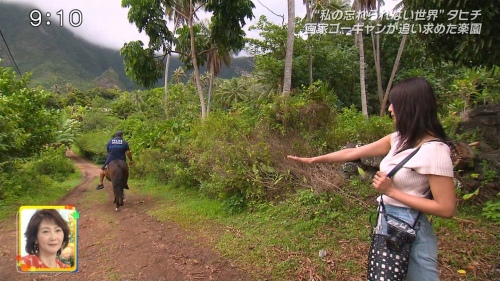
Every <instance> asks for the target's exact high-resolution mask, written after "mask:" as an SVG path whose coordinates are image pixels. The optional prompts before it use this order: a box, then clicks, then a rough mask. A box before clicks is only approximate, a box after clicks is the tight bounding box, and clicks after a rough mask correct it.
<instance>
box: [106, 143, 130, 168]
mask: <svg viewBox="0 0 500 281" xmlns="http://www.w3.org/2000/svg"><path fill="white" fill-rule="evenodd" d="M128 150H130V148H129V146H128V142H126V141H125V140H124V139H123V138H121V137H114V138H112V139H110V140H109V141H108V144H107V145H106V151H107V152H108V157H107V159H106V162H107V163H108V164H109V163H110V162H111V161H113V160H123V161H127V155H126V154H125V152H126V151H128Z"/></svg>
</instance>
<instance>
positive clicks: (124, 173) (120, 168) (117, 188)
mask: <svg viewBox="0 0 500 281" xmlns="http://www.w3.org/2000/svg"><path fill="white" fill-rule="evenodd" d="M116 166H117V167H116V171H115V177H114V178H113V191H114V193H115V202H114V203H116V206H117V208H118V206H122V205H123V197H124V196H123V189H124V188H125V186H126V184H127V180H128V166H127V163H126V162H125V161H121V160H120V161H117V163H116Z"/></svg>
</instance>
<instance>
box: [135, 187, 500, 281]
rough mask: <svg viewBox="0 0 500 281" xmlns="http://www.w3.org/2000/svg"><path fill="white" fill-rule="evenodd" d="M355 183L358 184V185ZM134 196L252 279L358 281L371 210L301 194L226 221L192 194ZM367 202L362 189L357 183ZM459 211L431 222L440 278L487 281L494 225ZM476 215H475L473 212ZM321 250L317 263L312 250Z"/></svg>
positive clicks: (146, 190)
mask: <svg viewBox="0 0 500 281" xmlns="http://www.w3.org/2000/svg"><path fill="white" fill-rule="evenodd" d="M358 184H359V182H358ZM131 186H134V188H133V189H132V190H131V192H133V193H141V194H147V195H148V196H152V197H153V198H156V199H157V202H158V205H157V206H156V207H155V208H154V209H152V210H150V214H151V215H152V216H154V217H156V218H157V219H159V220H161V221H162V220H170V221H174V222H176V223H178V224H180V225H181V226H183V227H184V228H187V229H189V230H190V231H192V233H193V235H196V236H202V237H205V238H206V239H207V240H208V241H211V244H212V246H213V247H214V248H215V249H216V250H217V251H218V252H219V253H220V254H221V255H223V256H226V257H227V258H229V259H231V260H233V261H234V263H235V264H238V266H240V267H242V268H245V269H246V270H248V271H249V272H251V273H252V274H253V275H254V276H255V278H256V279H257V280H363V279H365V262H366V252H367V251H368V247H369V231H370V223H369V218H370V214H372V213H373V210H374V208H367V207H360V206H355V205H353V204H349V203H346V202H345V200H343V198H342V197H341V196H335V195H325V194H323V195H316V194H313V193H312V192H311V191H308V190H305V191H301V192H299V193H298V194H296V195H294V196H291V197H290V198H289V199H288V200H287V201H285V202H281V203H266V204H256V205H253V206H250V207H249V210H248V211H246V212H243V213H240V214H233V215H230V214H228V213H227V212H226V210H227V209H226V208H225V207H224V205H222V204H221V203H220V202H219V201H216V200H212V199H208V198H204V197H200V195H199V194H198V193H196V192H193V191H192V190H181V189H175V188H171V187H168V186H164V185H159V184H155V183H154V182H147V181H141V182H139V181H133V182H132V184H131ZM356 189H357V192H358V193H359V194H366V196H365V197H364V198H363V199H364V200H366V201H367V202H369V201H372V200H374V199H375V197H376V194H375V193H373V192H370V190H369V189H370V187H369V185H368V184H364V185H357V187H356ZM465 209H467V208H459V211H458V212H457V215H456V216H455V217H454V218H453V219H451V220H445V219H440V218H431V219H433V221H434V227H435V230H436V232H437V234H438V237H439V240H440V253H439V255H440V257H439V262H440V270H441V272H442V273H441V278H442V279H443V280H492V278H494V275H493V273H492V271H491V268H492V267H493V266H495V265H496V264H497V262H498V245H499V244H500V234H499V233H500V227H499V226H498V225H494V224H492V223H490V222H488V221H484V220H483V219H482V218H481V217H479V216H477V215H475V214H474V211H470V208H468V209H469V212H468V213H463V211H462V210H465ZM478 213H479V212H478ZM320 250H325V251H326V255H325V256H324V257H320V256H319V251H320Z"/></svg>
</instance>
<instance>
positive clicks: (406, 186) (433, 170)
mask: <svg viewBox="0 0 500 281" xmlns="http://www.w3.org/2000/svg"><path fill="white" fill-rule="evenodd" d="M400 141H401V140H400V138H399V135H398V133H397V132H396V133H393V134H392V136H391V150H390V151H389V153H388V154H387V155H386V156H385V158H384V159H383V160H382V161H381V162H380V171H381V172H384V173H386V174H388V173H389V172H390V171H391V170H392V169H393V168H394V167H395V166H396V165H397V164H399V162H401V161H402V160H403V159H405V158H406V157H407V156H408V155H409V154H410V153H412V152H413V151H414V150H415V149H416V148H410V149H406V150H404V151H401V152H399V153H398V154H394V153H395V152H396V151H397V147H398V144H399V143H400ZM428 175H438V176H445V177H453V163H452V160H451V153H450V148H449V147H448V145H447V144H445V143H443V142H440V141H429V142H426V143H423V144H422V145H421V147H420V150H419V151H418V152H417V153H416V154H415V155H414V156H413V157H412V158H411V159H410V160H409V161H408V162H407V163H406V164H404V165H403V167H402V168H401V169H400V170H399V171H397V173H396V174H395V175H394V176H393V178H392V184H393V186H394V187H395V188H397V189H399V190H401V191H403V192H404V193H407V194H410V195H413V196H417V197H425V196H427V194H428V191H429V178H428ZM383 198H384V203H386V204H390V205H394V206H399V207H408V206H407V205H405V204H402V203H400V202H399V201H397V200H395V199H393V198H390V197H388V196H385V195H383ZM379 200H380V197H379Z"/></svg>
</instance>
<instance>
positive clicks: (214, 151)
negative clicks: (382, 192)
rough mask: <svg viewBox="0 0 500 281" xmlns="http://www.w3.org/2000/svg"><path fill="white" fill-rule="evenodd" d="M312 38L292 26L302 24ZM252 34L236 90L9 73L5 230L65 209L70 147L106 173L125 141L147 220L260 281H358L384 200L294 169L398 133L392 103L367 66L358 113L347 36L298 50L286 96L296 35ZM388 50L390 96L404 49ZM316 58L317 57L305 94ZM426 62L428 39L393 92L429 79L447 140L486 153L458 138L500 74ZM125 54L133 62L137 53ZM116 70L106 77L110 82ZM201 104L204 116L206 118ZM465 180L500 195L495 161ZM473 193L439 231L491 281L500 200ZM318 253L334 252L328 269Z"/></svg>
mask: <svg viewBox="0 0 500 281" xmlns="http://www.w3.org/2000/svg"><path fill="white" fill-rule="evenodd" d="M225 3H226V2H225ZM227 3H230V2H229V1H227ZM0 11H1V9H0ZM0 18H1V17H0ZM483 24H487V23H485V22H484V23H483ZM303 25H304V22H302V21H300V20H299V19H297V27H298V28H300V27H301V26H303ZM254 28H255V29H256V30H258V31H260V33H261V36H263V39H262V40H250V41H249V44H248V45H247V46H246V47H247V48H248V50H249V51H250V52H252V54H253V55H254V56H255V58H254V60H255V69H254V71H253V72H252V73H247V74H245V75H242V76H241V77H238V78H232V79H231V80H227V79H226V80H225V79H220V78H214V75H212V74H211V73H205V75H203V76H200V77H199V79H197V81H198V82H199V83H196V84H199V85H195V83H194V81H193V80H192V79H188V80H186V79H185V78H186V77H185V73H184V72H183V71H180V70H179V71H176V72H175V77H176V78H175V79H174V81H173V82H174V83H173V84H170V85H169V87H168V92H167V95H165V94H164V89H163V88H153V89H150V90H135V91H131V92H128V91H122V90H120V89H118V88H112V89H104V88H92V87H88V88H85V87H84V86H82V87H81V88H80V87H74V86H72V85H78V86H79V85H81V84H79V83H80V82H78V81H73V80H72V81H68V82H71V83H72V84H69V83H66V84H64V85H66V86H64V87H60V86H56V85H51V86H50V87H48V88H50V90H47V89H44V88H43V87H39V88H29V87H27V86H26V85H29V81H30V80H29V76H24V77H23V78H21V79H17V78H16V77H15V75H14V72H13V71H12V70H11V69H10V68H5V67H0V97H1V99H0V152H1V154H0V219H3V218H5V217H6V216H7V215H8V214H9V211H8V210H12V209H15V208H16V207H17V206H18V205H19V204H41V203H46V204H49V203H50V202H53V201H54V200H57V198H58V197H59V196H62V195H63V194H64V193H65V192H66V191H67V188H68V187H67V186H68V185H67V184H73V185H76V184H75V183H76V176H75V179H74V180H75V182H71V181H70V182H69V183H68V182H67V181H63V180H64V179H67V178H68V176H71V175H76V174H75V171H74V168H73V166H72V165H71V163H70V162H69V160H68V159H66V158H65V157H64V151H65V148H66V147H70V146H71V147H73V148H74V149H75V151H78V153H79V154H80V155H82V156H84V157H86V158H88V159H90V160H92V161H95V162H96V163H100V162H101V161H102V159H104V157H105V151H104V148H105V144H106V142H107V141H108V139H109V137H111V136H112V134H113V133H114V132H115V131H116V130H118V129H120V130H123V131H124V132H125V139H127V140H128V141H129V143H130V144H131V147H132V151H133V153H134V160H135V167H134V169H132V174H131V178H132V182H131V186H134V187H137V188H136V189H133V190H131V191H130V192H132V193H134V192H136V193H141V194H147V195H149V196H152V197H154V198H155V199H156V202H157V205H156V206H155V207H154V208H153V209H151V210H149V213H150V215H152V216H155V217H156V218H158V219H159V220H172V221H175V222H177V223H179V224H180V225H182V226H183V227H185V228H188V229H190V230H192V233H193V235H200V236H205V237H208V238H209V239H208V240H209V241H211V242H212V243H213V247H214V248H216V249H217V250H218V251H219V252H220V253H222V254H223V255H225V256H227V257H230V258H231V259H232V260H234V261H235V262H236V263H238V264H239V265H240V266H241V267H243V268H245V269H247V270H248V271H250V272H252V273H253V274H254V276H255V277H256V279H258V280H291V279H293V280H297V279H299V280H302V279H308V280H310V279H323V280H349V279H352V278H358V277H359V278H358V279H360V278H362V276H364V274H365V273H364V270H365V269H364V262H365V260H366V252H367V249H368V241H369V236H368V233H369V229H370V222H369V219H370V214H371V213H373V211H374V210H375V198H376V196H377V194H375V192H374V191H373V189H372V188H371V187H370V182H369V180H367V179H366V178H365V177H364V176H363V174H364V173H366V174H368V173H369V172H370V171H362V170H358V171H359V173H360V175H354V176H351V177H346V176H345V175H344V174H343V173H342V169H341V167H340V165H327V164H324V165H310V166H305V165H301V164H299V163H296V162H292V161H287V160H286V158H285V156H286V155H288V154H296V155H317V154H323V153H326V152H328V151H332V150H337V149H340V148H342V147H343V146H345V145H346V143H347V142H350V143H358V142H359V143H368V142H371V141H374V140H376V139H378V138H380V137H382V136H384V135H387V134H389V133H391V132H392V131H393V123H392V120H391V119H390V118H388V116H384V115H383V114H382V116H379V115H380V114H379V112H380V111H381V107H383V106H381V104H383V103H382V102H381V96H380V95H379V93H378V89H377V77H376V73H375V72H374V71H373V70H374V69H372V66H371V64H368V65H367V72H366V82H367V83H366V85H367V89H366V90H367V91H366V92H367V104H368V113H369V114H368V115H369V117H367V116H366V115H365V114H362V113H361V112H360V108H361V105H360V103H361V99H360V97H359V94H358V93H359V92H360V88H361V86H360V84H359V75H360V74H359V65H357V64H358V60H357V59H358V50H357V46H355V45H354V43H353V40H352V37H347V36H342V35H338V36H326V35H325V36H321V35H317V34H316V35H314V36H310V37H309V39H303V38H300V37H298V38H296V40H295V47H294V50H296V51H295V52H294V61H293V64H294V65H293V74H292V75H293V79H292V80H293V83H292V88H293V90H292V92H291V93H290V95H288V96H282V95H280V93H281V89H280V88H281V86H282V77H283V72H284V69H283V67H284V53H285V52H284V51H285V47H284V46H285V42H286V27H283V26H278V25H275V24H273V23H270V22H268V21H267V20H266V19H265V18H261V20H260V21H259V22H258V24H257V25H256V26H255V27H254ZM180 32H181V33H182V32H185V30H184V31H183V30H181V31H180ZM198 39H200V38H198ZM380 39H381V46H382V47H381V58H382V59H381V61H382V72H381V79H382V81H383V84H384V85H385V84H387V83H388V81H389V79H390V72H389V69H392V62H393V61H394V58H395V56H396V53H397V51H398V48H399V46H400V42H401V39H402V38H401V36H400V35H397V34H393V35H388V36H383V37H382V38H380ZM186 40H187V39H186ZM364 40H365V42H364V44H365V48H366V56H367V57H369V56H372V55H374V54H373V53H371V50H372V49H373V46H372V45H371V44H372V41H371V38H369V37H368V36H367V37H365V39H364ZM307 46H310V47H311V48H310V50H312V52H313V54H314V60H313V65H312V66H313V67H312V72H313V73H314V81H313V83H311V84H309V75H308V74H309V73H308V71H306V70H307V69H308V58H309V55H310V54H309V51H308V50H309V48H308V47H307ZM427 51H428V50H427V49H426V48H425V45H424V44H422V41H421V39H420V38H418V37H416V36H415V37H411V36H410V37H409V38H408V41H407V44H406V47H405V52H404V55H403V57H402V59H401V67H400V68H399V71H398V73H397V74H396V77H395V81H399V80H401V79H403V78H405V77H408V76H417V75H419V76H424V77H426V78H427V79H428V80H429V81H430V82H431V83H432V85H433V87H434V89H435V93H436V96H437V98H438V102H439V105H440V108H439V114H440V117H441V119H442V121H443V124H444V125H445V129H446V132H447V133H448V135H449V136H450V137H451V138H453V139H457V140H462V141H466V142H473V141H481V137H482V135H481V133H480V132H479V131H477V130H473V131H467V132H462V133H460V134H458V133H457V126H458V124H460V122H461V121H463V117H464V116H465V114H466V113H467V112H468V111H470V110H473V109H475V108H476V107H478V106H480V105H489V104H498V103H499V101H500V84H499V82H498V81H500V73H499V72H498V66H495V65H493V66H490V65H489V64H485V65H487V67H486V66H476V67H475V68H469V67H468V66H463V65H458V64H456V63H454V62H452V61H449V60H446V59H445V58H439V57H438V56H436V57H435V58H434V57H430V56H428V55H426V53H427ZM128 56H129V59H130V60H131V61H132V62H133V61H134V60H137V57H136V56H135V55H134V52H131V53H129V54H128ZM483 57H484V56H483ZM435 59H438V63H437V64H436V63H435V62H434V61H435ZM207 61H208V59H207ZM366 61H368V60H366ZM136 62H137V61H136ZM139 62H140V61H139ZM188 63H189V62H188ZM42 67H47V69H51V68H50V67H51V66H50V65H45V66H42ZM63 69H66V68H63ZM108 69H109V67H107V68H106V69H102V70H101V71H100V72H99V73H97V74H96V73H94V75H91V76H92V77H96V76H98V75H101V73H102V71H107V70H108ZM173 69H175V66H174V67H173ZM66 70H67V72H68V73H69V74H70V76H71V77H76V74H75V73H72V72H71V71H70V70H69V69H66ZM181 70H182V69H181ZM200 71H203V69H200ZM117 73H118V71H116V73H115V72H113V71H112V70H109V71H108V72H107V75H109V76H113V77H115V78H116V75H117ZM118 74H119V73H118ZM153 74H154V73H153ZM157 74H158V73H157ZM141 75H145V76H149V75H152V74H151V73H141ZM48 76H50V75H48ZM80 77H85V75H80ZM51 81H52V80H51ZM49 83H53V81H52V82H49ZM200 87H201V91H200ZM200 101H201V102H203V101H206V106H207V107H206V108H207V111H206V116H203V118H200ZM208 109H209V110H208ZM384 109H385V107H383V108H382V111H384ZM476 162H477V163H476ZM464 169H469V171H471V170H472V171H474V172H473V173H469V174H467V175H466V176H464V177H463V178H462V179H473V180H477V181H479V182H480V184H481V187H480V190H481V191H480V192H483V191H486V190H488V189H491V190H493V188H495V185H494V184H495V183H496V182H498V180H499V179H498V177H499V174H500V173H499V167H498V166H497V165H495V164H494V163H492V162H488V161H475V163H472V165H471V166H470V167H466V168H464ZM473 169H477V170H473ZM372 172H373V171H372ZM462 172H463V171H457V173H458V174H459V175H461V173H462ZM63 182H64V183H63ZM478 192H479V191H476V190H468V189H467V186H461V187H460V188H459V189H458V190H457V193H458V196H457V199H458V204H459V205H458V212H457V214H456V216H455V217H454V218H453V219H450V220H445V219H440V218H432V219H433V221H434V227H435V230H436V232H437V233H438V236H439V237H440V251H441V252H440V259H439V262H440V265H441V266H442V267H441V268H443V272H442V274H444V275H446V276H447V277H449V279H450V280H459V279H463V278H466V279H468V280H487V279H491V278H492V275H491V274H492V273H491V272H489V271H488V269H489V268H491V266H492V265H493V264H494V263H497V262H498V256H497V255H498V248H497V245H498V244H499V242H500V237H499V235H498V233H500V231H499V230H500V221H499V220H500V217H499V216H498V213H499V210H500V197H499V195H498V192H495V193H493V195H492V196H489V197H488V198H487V201H485V202H482V201H480V200H477V197H478V196H473V195H474V194H477V193H478ZM34 194H36V196H34ZM48 194H51V196H49V195H48ZM465 199H468V200H465ZM95 200H103V199H102V198H101V199H98V198H94V197H89V198H88V201H86V202H85V203H87V202H88V203H89V204H91V202H94V201H95ZM320 250H325V251H326V253H327V254H326V256H324V257H323V258H320V257H319V256H318V252H319V251H320ZM459 270H465V272H466V273H465V274H466V276H462V275H460V274H461V273H458V271H459ZM110 272H111V270H110ZM110 278H115V277H114V276H111V275H110Z"/></svg>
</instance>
